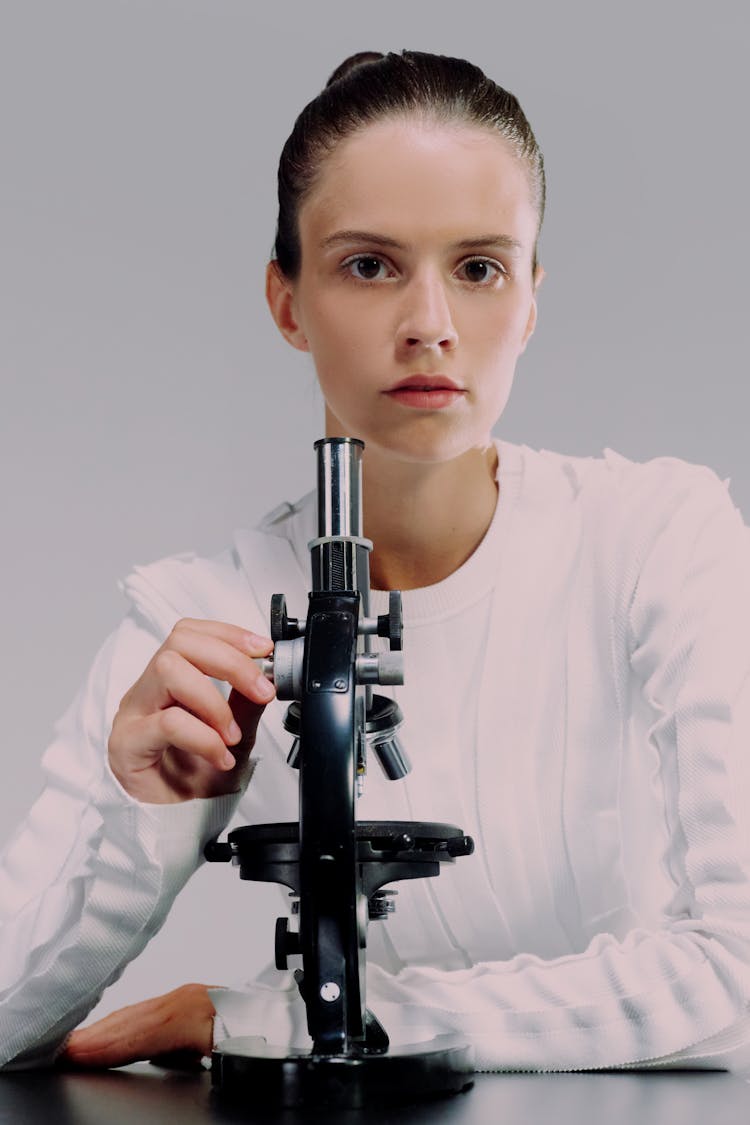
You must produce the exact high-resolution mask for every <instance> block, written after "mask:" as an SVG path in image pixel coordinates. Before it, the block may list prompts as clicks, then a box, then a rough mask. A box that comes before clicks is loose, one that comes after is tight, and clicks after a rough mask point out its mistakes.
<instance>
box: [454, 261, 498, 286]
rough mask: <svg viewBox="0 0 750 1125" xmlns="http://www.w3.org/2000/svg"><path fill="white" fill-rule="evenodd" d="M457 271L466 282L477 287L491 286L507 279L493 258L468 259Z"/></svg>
mask: <svg viewBox="0 0 750 1125" xmlns="http://www.w3.org/2000/svg"><path fill="white" fill-rule="evenodd" d="M459 270H460V271H463V274H464V277H465V278H466V280H467V281H471V282H474V283H475V284H477V285H491V284H492V283H493V282H495V281H498V280H501V279H503V278H505V277H507V271H506V270H505V268H504V267H503V266H501V265H500V263H499V262H496V261H495V260H494V259H493V258H469V259H468V260H467V261H465V262H462V263H461V265H460V267H459Z"/></svg>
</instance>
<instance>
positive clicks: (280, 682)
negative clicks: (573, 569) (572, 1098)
mask: <svg viewBox="0 0 750 1125" xmlns="http://www.w3.org/2000/svg"><path fill="white" fill-rule="evenodd" d="M363 449H364V443H363V442H361V441H360V440H358V439H356V438H325V439H322V440H320V441H317V442H316V443H315V450H316V452H317V473H318V490H317V494H318V536H317V538H315V539H313V540H312V541H311V542H310V544H309V548H310V556H311V563H312V581H311V587H312V589H311V592H310V594H309V604H308V609H307V618H306V620H305V621H301V620H298V619H295V618H292V617H289V616H288V614H287V608H286V602H285V598H284V595H283V594H275V595H274V596H273V599H272V602H271V637H272V639H273V640H274V642H275V645H274V654H273V657H272V659H271V660H269V661H268V662H266V666H265V670H266V674H267V675H269V677H271V678H272V679H273V681H274V683H275V686H276V693H277V696H278V698H279V699H281V700H287V701H290V705H289V707H288V709H287V712H286V715H285V718H284V726H285V728H286V729H287V730H288V731H289V733H290V735H291V736H292V739H293V742H292V748H291V751H290V754H289V765H290V766H291V767H293V768H296V769H298V770H299V822H298V823H297V822H295V823H277V824H254V825H250V826H248V827H244V828H237V829H234V830H233V831H232V832H230V833H229V835H228V837H227V840H226V842H218V841H213V842H212V843H210V844H209V845H208V846H207V848H206V858H207V859H209V860H214V861H220V860H224V861H230V860H231V862H232V863H233V864H235V865H236V866H237V867H239V874H240V878H241V879H252V880H259V881H262V882H276V883H281V884H283V885H284V886H286V887H288V888H289V890H290V891H291V895H292V898H293V903H292V916H293V917H296V918H297V919H298V929H296V930H292V929H291V928H290V921H289V919H288V918H286V917H284V918H279V919H278V921H277V923H276V946H275V953H276V967H277V968H278V969H286V968H287V958H288V957H290V956H292V955H298V956H299V955H301V960H302V968H301V969H297V970H296V972H295V974H294V975H295V979H296V981H297V984H298V987H299V990H300V994H301V996H302V999H303V1001H304V1004H305V1008H306V1012H307V1026H308V1031H309V1033H310V1037H311V1039H312V1048H311V1049H310V1050H304V1051H303V1050H300V1051H288V1050H287V1049H282V1048H279V1047H274V1046H273V1045H271V1044H265V1045H264V1043H263V1042H262V1041H261V1042H260V1043H259V1040H258V1039H257V1038H245V1037H235V1038H230V1039H226V1040H224V1041H223V1042H221V1043H219V1044H218V1045H217V1046H216V1048H215V1050H214V1053H213V1058H212V1085H213V1087H214V1090H215V1093H216V1094H217V1095H218V1096H220V1097H224V1096H226V1097H228V1098H230V1099H232V1100H234V1101H236V1100H238V1099H239V1100H243V1099H247V1101H248V1103H250V1104H259V1103H261V1104H267V1105H268V1104H271V1105H275V1106H287V1107H293V1106H307V1105H310V1106H328V1107H331V1108H333V1107H345V1108H357V1107H360V1106H365V1105H369V1104H372V1103H379V1102H380V1103H382V1102H409V1101H418V1100H419V1099H421V1098H425V1097H434V1096H436V1095H440V1094H449V1093H457V1092H459V1091H461V1090H464V1089H467V1088H468V1087H469V1086H471V1084H472V1074H473V1056H472V1051H471V1048H470V1047H469V1046H467V1045H466V1044H464V1043H462V1042H461V1041H460V1040H459V1039H458V1038H457V1037H455V1036H453V1035H447V1034H446V1035H438V1036H435V1037H434V1038H433V1039H432V1040H429V1041H427V1042H421V1043H416V1044H413V1045H409V1046H400V1047H398V1048H397V1049H394V1050H391V1049H389V1040H388V1035H387V1032H386V1030H385V1029H384V1028H383V1026H382V1025H381V1024H380V1022H379V1021H378V1019H377V1017H376V1016H375V1015H374V1014H373V1013H372V1012H371V1011H370V1010H369V1008H368V1007H367V1005H366V998H365V970H366V948H367V928H368V923H369V921H370V920H372V919H385V918H386V917H387V915H388V913H390V912H392V911H393V909H394V901H393V895H394V893H395V892H393V891H389V890H387V889H384V888H385V886H386V884H389V883H393V882H396V881H397V880H399V879H419V878H422V877H424V876H431V875H437V874H439V871H440V865H441V864H442V863H452V862H454V860H455V858H456V857H457V856H462V855H470V854H471V852H472V851H473V847H474V845H473V841H472V840H471V838H470V837H468V836H465V835H464V834H463V833H462V831H461V830H460V829H459V828H455V827H453V826H452V825H448V824H429V823H422V822H415V821H358V820H357V817H356V802H357V794H358V792H360V791H361V785H362V783H363V780H364V775H365V771H366V764H367V752H368V749H370V750H372V751H373V753H374V754H375V755H376V757H377V759H378V761H379V763H380V765H381V767H382V768H383V770H384V772H385V774H386V776H387V777H388V778H389V779H391V780H393V781H397V780H398V779H399V778H402V777H404V776H405V775H406V774H407V773H408V772H409V768H410V767H409V764H408V760H407V757H406V755H405V753H404V751H403V748H402V747H401V745H400V743H399V740H398V736H397V734H396V730H397V728H398V726H399V724H400V723H401V721H402V715H401V711H400V709H399V707H398V706H397V704H396V703H395V702H393V701H392V700H390V699H387V698H385V697H384V696H381V695H377V694H375V693H374V691H373V685H383V684H401V683H403V665H402V660H403V658H402V654H401V640H402V618H401V595H400V593H399V592H398V591H392V592H391V593H390V594H389V610H388V613H387V614H384V615H381V616H379V617H375V618H373V617H371V616H370V611H369V600H370V596H369V595H370V576H369V552H370V550H371V549H372V543H371V542H370V540H368V539H365V538H364V537H363V535H362V500H361V498H362V452H363ZM373 636H378V637H385V638H387V639H388V641H389V651H388V652H379V653H375V652H373V651H372V642H371V638H372V637H373Z"/></svg>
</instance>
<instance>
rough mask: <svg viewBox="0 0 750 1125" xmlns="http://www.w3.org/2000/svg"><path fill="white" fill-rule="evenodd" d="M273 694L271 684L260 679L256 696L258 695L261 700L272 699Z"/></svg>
mask: <svg viewBox="0 0 750 1125" xmlns="http://www.w3.org/2000/svg"><path fill="white" fill-rule="evenodd" d="M275 694H276V691H275V688H274V686H273V684H272V683H270V682H269V681H268V680H267V679H265V677H262V678H261V679H260V680H259V681H258V695H260V696H261V697H262V698H263V699H273V697H274V696H275Z"/></svg>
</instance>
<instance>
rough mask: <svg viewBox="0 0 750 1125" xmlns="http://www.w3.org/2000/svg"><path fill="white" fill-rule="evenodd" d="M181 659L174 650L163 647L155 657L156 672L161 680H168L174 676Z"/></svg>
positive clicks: (154, 666)
mask: <svg viewBox="0 0 750 1125" xmlns="http://www.w3.org/2000/svg"><path fill="white" fill-rule="evenodd" d="M180 659H181V658H180V656H179V654H178V653H176V652H175V651H174V650H173V649H170V648H164V647H162V648H160V649H159V651H158V652H157V654H156V656H155V657H154V663H153V669H154V672H155V673H156V675H157V676H158V677H159V679H160V680H166V679H168V678H169V677H170V676H171V675H172V673H173V672H174V670H175V668H176V666H177V664H178V663H179V662H180Z"/></svg>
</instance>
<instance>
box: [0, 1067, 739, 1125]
mask: <svg viewBox="0 0 750 1125" xmlns="http://www.w3.org/2000/svg"><path fill="white" fill-rule="evenodd" d="M240 1121H252V1122H258V1123H259V1125H298V1123H299V1122H318V1123H322V1122H325V1123H326V1125H338V1123H341V1125H344V1123H347V1125H355V1123H357V1122H359V1123H362V1125H369V1123H374V1122H377V1123H378V1125H412V1123H413V1125H494V1123H495V1122H497V1123H498V1125H542V1123H543V1122H547V1121H549V1122H554V1125H581V1123H582V1122H592V1123H597V1125H598V1123H599V1122H601V1123H604V1125H748V1122H750V1082H748V1081H747V1080H746V1079H743V1078H741V1077H739V1076H736V1075H731V1074H726V1073H722V1072H719V1071H663V1072H651V1073H636V1072H632V1071H631V1072H620V1073H596V1074H478V1075H477V1076H476V1079H475V1083H474V1086H473V1088H472V1089H470V1090H469V1091H467V1092H466V1093H463V1094H458V1095H455V1096H453V1097H449V1098H445V1099H441V1100H440V1101H432V1102H429V1103H424V1104H422V1105H416V1106H401V1107H398V1108H382V1107H381V1108H372V1109H368V1110H348V1111H343V1110H340V1111H338V1112H331V1111H329V1110H278V1111H269V1110H259V1109H256V1108H254V1106H253V1099H252V1094H251V1093H250V1092H249V1093H248V1097H247V1102H246V1104H245V1105H240V1106H235V1107H232V1108H230V1107H227V1106H224V1105H222V1104H220V1103H218V1102H217V1101H216V1099H215V1096H214V1095H213V1094H212V1091H211V1081H210V1076H209V1075H208V1074H207V1073H203V1074H195V1073H190V1074H188V1073H179V1072H175V1071H167V1070H162V1069H160V1068H158V1067H154V1066H150V1065H148V1064H146V1063H137V1064H135V1065H134V1066H130V1067H124V1068H122V1069H120V1070H110V1071H104V1072H100V1073H87V1074H84V1073H56V1072H54V1071H26V1072H18V1073H6V1074H3V1075H0V1122H2V1123H3V1125H5V1123H6V1122H13V1125H35V1123H36V1122H39V1123H41V1122H44V1125H50V1123H53V1125H104V1123H106V1125H125V1123H126V1122H127V1123H128V1125H156V1123H159V1125H161V1123H163V1122H170V1123H171V1122H176V1123H179V1125H199V1123H200V1125H203V1123H205V1122H223V1123H225V1125H232V1123H234V1122H240Z"/></svg>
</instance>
